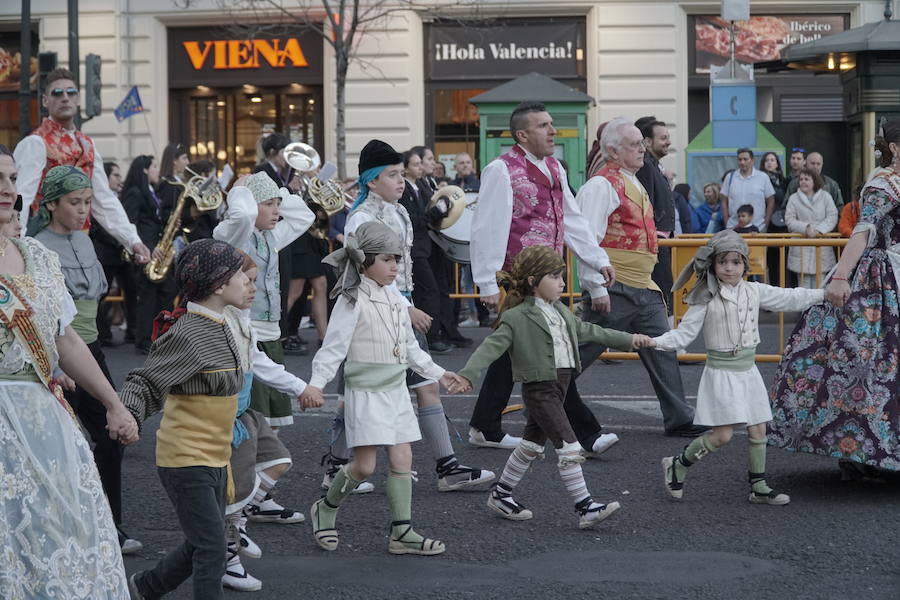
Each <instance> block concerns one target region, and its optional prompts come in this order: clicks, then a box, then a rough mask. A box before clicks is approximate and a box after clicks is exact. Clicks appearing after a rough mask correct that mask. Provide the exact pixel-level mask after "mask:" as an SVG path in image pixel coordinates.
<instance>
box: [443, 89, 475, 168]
mask: <svg viewBox="0 0 900 600" xmlns="http://www.w3.org/2000/svg"><path fill="white" fill-rule="evenodd" d="M484 91H485V90H484V89H481V88H479V89H470V90H435V91H434V93H433V98H434V154H435V158H436V159H437V160H439V161H440V162H442V163H443V164H444V167H445V169H446V172H447V175H448V176H449V177H453V176H455V172H454V171H453V160H454V158H455V157H456V155H457V154H458V153H460V152H468V153H469V154H470V155H471V156H472V157H473V158H474V159H475V161H476V164H478V163H477V161H478V156H477V150H478V109H477V108H476V107H475V105H474V104H470V103H469V98H472V97H473V96H477V95H478V94H480V93H482V92H484Z"/></svg>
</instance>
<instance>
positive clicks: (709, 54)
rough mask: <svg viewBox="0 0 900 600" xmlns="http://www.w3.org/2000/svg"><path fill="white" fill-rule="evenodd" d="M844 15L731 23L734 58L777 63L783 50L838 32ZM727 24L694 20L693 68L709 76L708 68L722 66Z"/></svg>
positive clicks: (727, 43) (762, 18) (713, 19)
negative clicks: (774, 61)
mask: <svg viewBox="0 0 900 600" xmlns="http://www.w3.org/2000/svg"><path fill="white" fill-rule="evenodd" d="M846 21H847V17H846V16H845V15H777V16H754V17H750V20H749V21H735V24H734V25H735V28H734V29H735V31H734V38H735V58H737V60H738V61H740V62H742V63H756V62H763V61H768V60H778V59H780V58H781V53H782V52H783V51H784V49H785V48H787V47H789V46H792V45H794V44H801V43H805V42H809V41H812V40H817V39H819V38H822V37H826V36H829V35H834V34H835V33H840V32H842V31H844V29H845V28H846ZM730 25H731V23H730V22H729V21H725V20H724V19H721V18H719V17H716V16H697V17H695V20H694V51H695V63H694V64H695V69H696V72H697V73H709V68H710V66H711V65H717V66H718V65H723V64H725V61H727V60H728V58H729V57H730V56H731V48H730V42H731V33H730Z"/></svg>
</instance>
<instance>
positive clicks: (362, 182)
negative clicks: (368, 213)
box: [350, 165, 390, 212]
mask: <svg viewBox="0 0 900 600" xmlns="http://www.w3.org/2000/svg"><path fill="white" fill-rule="evenodd" d="M389 166H390V165H381V166H380V167H372V168H371V169H369V170H367V171H363V173H362V175H360V176H359V181H358V185H359V194H357V196H356V201H355V202H354V203H353V206H351V207H350V212H353V211H354V210H356V209H357V208H359V205H360V204H362V203H363V202H365V201H366V198H367V197H368V196H369V182H370V181H375V179H377V178H378V176H379V175H381V172H382V171H384V170H385V169H387V168H388V167H389Z"/></svg>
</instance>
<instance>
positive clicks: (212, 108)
mask: <svg viewBox="0 0 900 600" xmlns="http://www.w3.org/2000/svg"><path fill="white" fill-rule="evenodd" d="M319 96H320V92H318V91H317V90H310V91H309V93H300V94H296V93H288V94H282V93H269V92H264V91H259V92H251V93H246V92H245V90H243V89H240V90H236V91H228V92H226V93H221V94H216V95H213V96H202V97H196V96H195V97H191V98H190V102H189V104H190V109H189V110H190V116H189V122H190V136H189V139H188V140H185V141H186V142H187V143H188V144H189V146H190V152H191V157H192V158H194V159H207V160H212V161H213V162H214V163H215V164H216V166H217V168H218V169H221V168H222V167H224V166H225V164H230V165H231V167H232V168H233V169H234V170H235V172H237V173H238V174H242V173H249V172H250V171H252V170H253V167H254V166H255V165H256V164H257V163H259V161H260V159H261V157H260V156H259V155H258V151H257V144H258V142H259V140H260V138H261V137H262V136H263V135H265V134H268V133H272V132H276V131H277V132H279V133H283V134H285V135H287V136H288V137H289V138H290V139H291V141H294V142H304V143H307V144H311V145H313V146H315V147H317V148H321V140H320V139H318V135H319V129H318V128H317V127H316V120H317V117H318V115H317V112H316V111H317V109H318V108H319V104H320V99H319Z"/></svg>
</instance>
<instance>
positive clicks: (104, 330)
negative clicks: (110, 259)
mask: <svg viewBox="0 0 900 600" xmlns="http://www.w3.org/2000/svg"><path fill="white" fill-rule="evenodd" d="M103 273H104V274H105V275H106V281H107V283H108V284H109V286H110V287H112V282H113V280H115V281H117V282H118V284H119V288H120V289H121V290H122V296H123V302H122V304H123V308H124V312H125V324H126V325H127V326H128V334H130V335H131V336H134V334H135V327H136V323H137V297H138V289H137V288H138V286H137V282H136V281H135V280H134V266H133V265H132V264H131V263H122V264H118V265H113V266H108V265H103ZM105 297H106V296H103V298H105ZM103 298H100V307H99V310H98V311H97V334H98V335H99V337H100V339H101V340H111V339H112V332H111V331H110V325H109V315H108V312H109V306H106V305H104V304H103Z"/></svg>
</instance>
